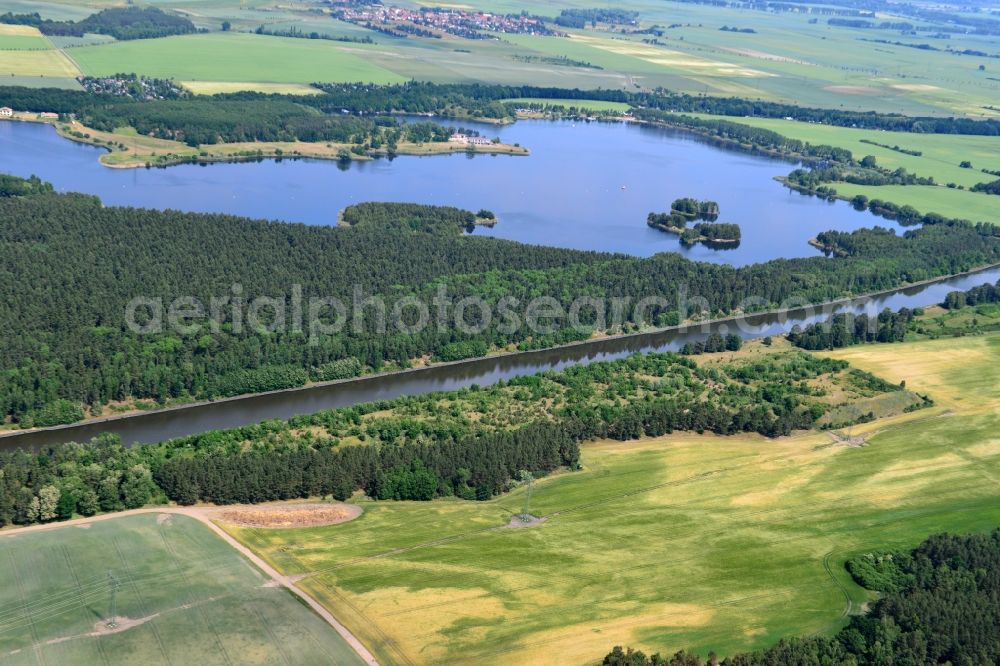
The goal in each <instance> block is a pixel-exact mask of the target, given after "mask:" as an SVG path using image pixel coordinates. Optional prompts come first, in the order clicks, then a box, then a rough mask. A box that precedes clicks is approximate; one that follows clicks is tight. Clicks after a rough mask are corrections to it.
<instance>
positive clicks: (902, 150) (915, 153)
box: [858, 139, 923, 157]
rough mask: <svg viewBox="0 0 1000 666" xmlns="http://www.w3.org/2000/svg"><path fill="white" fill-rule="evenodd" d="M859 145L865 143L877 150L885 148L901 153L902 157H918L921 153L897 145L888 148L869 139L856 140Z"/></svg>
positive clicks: (885, 144)
mask: <svg viewBox="0 0 1000 666" xmlns="http://www.w3.org/2000/svg"><path fill="white" fill-rule="evenodd" d="M858 140H859V141H860V142H861V143H867V144H870V145H872V146H878V147H879V148H886V149H887V150H894V151H896V152H897V153H903V154H904V155H913V156H914V157H920V156H921V155H923V153H922V152H921V151H919V150H909V149H907V148H900V147H899V145H896V144H894V145H892V146H890V145H889V144H887V143H879V142H878V141H872V140H871V139H858Z"/></svg>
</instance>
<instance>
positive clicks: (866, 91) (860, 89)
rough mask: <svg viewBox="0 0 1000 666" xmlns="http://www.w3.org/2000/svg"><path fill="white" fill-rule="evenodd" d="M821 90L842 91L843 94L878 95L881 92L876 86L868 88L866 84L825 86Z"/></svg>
mask: <svg viewBox="0 0 1000 666" xmlns="http://www.w3.org/2000/svg"><path fill="white" fill-rule="evenodd" d="M823 90H828V91H830V92H837V93H844V94H845V95H878V94H881V92H882V91H881V90H879V89H878V88H869V87H868V86H825V87H824V88H823Z"/></svg>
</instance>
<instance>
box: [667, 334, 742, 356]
mask: <svg viewBox="0 0 1000 666" xmlns="http://www.w3.org/2000/svg"><path fill="white" fill-rule="evenodd" d="M742 348H743V338H741V337H740V336H738V335H736V334H735V333H729V334H728V335H726V336H725V337H723V336H721V335H719V334H718V333H712V334H711V335H710V336H708V337H707V338H706V339H705V341H704V342H688V343H686V344H685V345H684V346H683V347H681V352H680V353H681V354H683V355H684V356H692V355H698V354H716V353H718V352H724V351H739V350H740V349H742Z"/></svg>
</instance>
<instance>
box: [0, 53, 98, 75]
mask: <svg viewBox="0 0 1000 666" xmlns="http://www.w3.org/2000/svg"><path fill="white" fill-rule="evenodd" d="M79 74H80V70H79V69H77V67H76V65H74V64H73V61H71V60H70V59H69V58H67V57H66V56H65V55H64V54H63V52H62V51H58V50H55V49H50V50H47V51H4V52H3V55H2V56H0V76H51V77H74V76H78V75H79Z"/></svg>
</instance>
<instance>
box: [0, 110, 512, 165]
mask: <svg viewBox="0 0 1000 666" xmlns="http://www.w3.org/2000/svg"><path fill="white" fill-rule="evenodd" d="M0 120H5V121H11V122H26V123H34V124H38V125H49V126H51V127H53V128H54V129H55V131H56V133H57V134H58V135H59V136H60V137H62V138H63V139H66V140H68V141H72V142H74V143H79V144H83V145H87V146H93V147H94V148H100V149H103V150H104V151H105V152H104V153H103V154H102V155H100V156H99V157H98V158H97V162H98V163H99V164H100V165H101V166H104V167H107V168H109V169H153V168H167V167H171V166H178V165H181V164H220V163H221V164H224V163H234V164H235V163H242V162H257V161H261V160H266V159H270V160H283V159H296V160H298V159H313V160H323V161H329V162H340V163H345V162H346V163H350V162H367V161H371V160H374V159H379V158H383V157H384V158H393V157H396V156H400V157H433V156H437V155H454V154H456V153H465V154H476V155H509V156H511V157H527V156H529V155H530V154H531V151H530V150H528V149H527V148H525V147H523V146H515V145H511V144H505V143H498V144H489V145H473V144H460V143H456V142H451V141H439V142H427V143H401V144H398V145H397V147H396V150H395V151H393V152H390V151H389V149H388V148H377V149H369V150H368V151H367V152H366V153H365V154H363V155H358V154H356V153H353V152H351V147H352V146H351V144H339V143H328V142H307V141H269V142H241V143H217V144H202V145H199V146H197V147H195V146H188V145H187V144H182V143H180V142H178V141H173V140H171V139H157V138H155V137H150V136H146V135H140V134H135V135H131V134H115V133H113V132H103V131H100V130H95V129H92V128H90V127H87V126H86V125H82V124H80V123H78V122H76V121H69V122H68V121H65V120H58V119H49V118H40V117H38V114H35V113H30V112H22V111H18V112H16V113H15V115H14V116H12V117H4V118H0ZM127 142H133V145H131V146H129V147H127V148H125V149H123V150H122V149H117V150H116V149H115V148H114V147H113V146H116V145H122V144H126V143H127ZM141 142H147V144H153V145H147V146H145V147H144V148H146V149H147V150H146V151H141V150H140V149H139V147H138V144H139V143H141ZM156 143H160V144H164V145H160V146H158V147H157V146H155V144H156ZM160 151H166V152H160ZM341 151H347V153H348V154H349V156H350V159H349V160H345V159H344V157H343V156H342V153H341ZM118 160H120V161H118Z"/></svg>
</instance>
